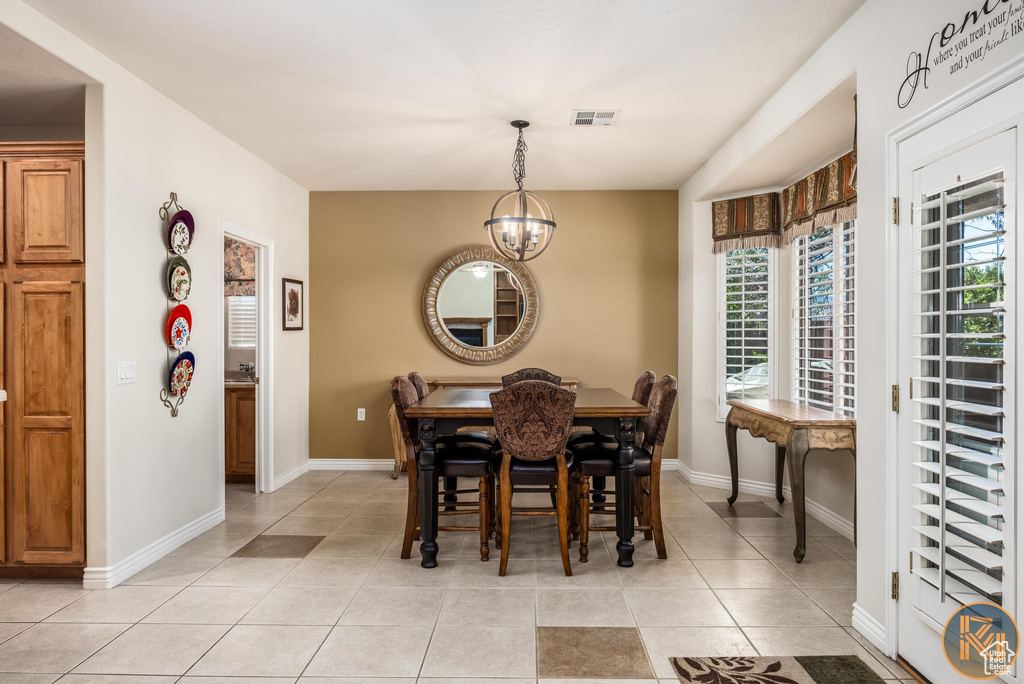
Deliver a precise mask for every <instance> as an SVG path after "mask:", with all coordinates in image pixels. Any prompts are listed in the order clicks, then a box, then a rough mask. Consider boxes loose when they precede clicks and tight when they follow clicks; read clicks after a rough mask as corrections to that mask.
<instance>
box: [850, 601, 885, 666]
mask: <svg viewBox="0 0 1024 684" xmlns="http://www.w3.org/2000/svg"><path fill="white" fill-rule="evenodd" d="M853 628H854V629H855V630H857V631H858V632H860V633H861V634H862V635H863V636H864V638H865V639H867V640H868V641H870V642H871V644H872V645H873V646H874V647H875V648H877V649H878V650H879V651H881V652H882V653H885V655H887V656H889V657H890V658H891V657H893V655H895V654H892V653H886V651H887V650H888V649H887V647H886V640H885V625H883V624H882V623H881V622H879V621H878V620H876V619H875V616H873V615H871V613H869V612H867V611H866V610H864V609H863V608H861V607H860V604H859V603H854V604H853Z"/></svg>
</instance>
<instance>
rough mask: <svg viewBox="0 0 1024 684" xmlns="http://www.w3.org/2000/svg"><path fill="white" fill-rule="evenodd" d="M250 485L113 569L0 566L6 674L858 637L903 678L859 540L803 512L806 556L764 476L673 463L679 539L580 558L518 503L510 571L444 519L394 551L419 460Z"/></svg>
mask: <svg viewBox="0 0 1024 684" xmlns="http://www.w3.org/2000/svg"><path fill="white" fill-rule="evenodd" d="M246 489H247V487H236V486H229V488H228V491H227V495H226V501H227V511H228V512H227V516H226V520H225V522H224V523H223V524H221V525H219V526H217V527H216V528H214V529H213V530H210V531H209V532H207V533H205V534H203V535H202V536H201V537H199V538H197V539H195V540H193V541H191V542H189V543H188V544H185V545H184V546H182V547H181V548H179V549H177V550H176V551H174V552H173V553H171V554H170V555H168V556H167V557H165V558H164V559H162V560H160V561H159V562H157V563H156V564H154V565H152V566H151V567H149V568H147V569H145V570H143V571H142V572H140V573H139V574H137V575H135V576H134V577H132V578H130V579H129V580H128V581H127V582H125V583H124V584H123V585H121V586H119V587H117V588H116V589H113V590H110V591H94V592H89V591H84V590H82V589H81V588H80V585H76V584H74V583H66V582H21V581H8V580H0V684H6V683H7V682H11V683H12V684H13V683H17V684H37V683H38V684H46V683H49V682H53V681H56V680H58V679H60V681H61V682H64V681H68V682H80V683H94V682H124V683H125V684H128V683H130V682H154V683H155V682H167V683H170V682H174V681H175V680H178V679H179V678H180V679H181V681H182V682H189V681H193V682H202V681H205V682H207V683H208V684H221V683H222V682H235V683H240V682H242V681H243V680H244V678H255V677H259V678H261V679H259V680H258V681H259V682H262V683H263V684H278V683H279V682H280V683H282V684H283V683H285V682H295V681H296V680H297V679H299V678H301V680H302V681H304V682H315V681H316V678H327V677H332V678H346V679H344V681H346V682H348V683H349V684H355V683H356V682H359V681H362V680H366V681H373V682H380V683H384V682H415V681H423V682H437V683H438V684H440V682H442V681H461V682H463V684H470V683H471V682H472V681H474V680H476V679H481V678H501V680H502V682H503V683H504V684H512V683H513V682H535V681H537V680H538V679H539V680H540V681H549V682H554V681H556V680H560V679H574V680H576V681H583V680H584V679H586V678H589V679H591V680H602V681H608V680H613V679H623V680H626V679H628V680H637V679H641V680H642V679H647V680H655V679H658V678H661V679H662V680H664V681H676V680H675V678H674V676H673V672H672V669H671V666H670V665H669V658H670V657H671V656H687V655H693V656H708V655H720V656H725V655H756V654H761V655H814V654H821V655H827V654H855V655H859V656H860V657H861V658H863V659H864V660H865V661H866V662H867V663H868V664H869V665H870V666H871V667H872V668H873V669H874V670H875V671H876V672H877V673H878V674H879V675H880V676H881V677H882V678H883V679H888V680H896V679H909V676H908V675H906V673H905V672H903V670H901V669H900V668H899V667H898V666H897V665H896V664H895V663H893V662H892V661H890V660H888V659H887V658H885V657H884V656H882V655H881V654H880V653H879V652H878V651H877V650H875V649H874V647H872V646H871V645H870V644H868V643H867V642H866V641H865V640H864V639H862V638H861V637H860V636H859V635H858V634H856V633H855V632H854V631H853V629H852V628H851V627H850V615H851V611H852V608H851V604H852V603H853V600H854V598H855V589H854V587H855V585H856V567H855V563H856V561H855V557H856V556H855V553H854V548H853V544H852V543H850V542H849V541H848V540H847V539H846V538H844V537H842V536H839V535H838V534H836V533H835V532H833V531H832V530H831V529H830V528H828V527H826V526H825V525H823V524H822V523H820V522H818V521H817V520H813V519H809V520H808V525H809V534H810V535H811V538H809V539H808V550H807V557H806V559H805V560H804V562H803V563H802V564H799V565H798V564H796V563H795V562H793V558H792V555H791V553H792V547H793V540H794V526H793V522H792V520H791V518H792V508H791V507H790V506H789V505H788V504H787V505H781V506H780V505H779V504H777V503H776V502H775V501H774V500H773V499H771V498H770V497H765V498H762V499H759V498H757V497H754V496H751V495H748V494H741V495H740V501H739V502H738V504H739V505H737V506H736V507H735V508H732V509H730V508H729V507H728V506H724V505H723V502H724V499H725V496H726V493H725V492H724V491H723V490H720V489H712V488H707V487H700V486H688V485H687V484H686V483H685V482H684V481H683V480H682V478H681V477H679V475H678V473H674V472H669V473H666V474H665V475H664V484H663V487H662V492H663V497H664V501H663V514H664V518H665V526H666V529H667V533H668V534H667V543H668V547H669V560H664V561H659V560H657V559H656V558H655V554H654V548H653V544H652V542H648V541H644V540H643V539H642V537H638V538H637V540H636V542H637V552H636V556H635V558H636V565H635V566H634V567H633V568H628V569H626V568H618V567H616V565H615V563H614V561H613V560H612V559H613V555H614V544H615V537H614V534H612V533H602V534H595V535H593V536H592V538H591V546H590V562H588V563H586V564H581V563H578V562H576V560H575V559H576V558H577V552H576V547H575V546H574V547H573V549H572V558H573V561H574V562H573V572H574V576H573V577H565V576H564V575H563V573H562V567H561V561H560V560H559V555H558V544H557V541H556V538H555V531H554V520H553V519H551V518H535V519H534V518H519V519H516V520H515V522H514V524H513V531H512V542H511V551H510V553H511V561H510V563H509V573H508V575H507V576H506V577H503V578H499V577H498V576H497V573H498V561H497V558H498V553H497V552H496V551H494V550H492V553H491V560H490V561H489V562H487V563H482V562H480V560H479V540H478V536H477V535H476V533H472V532H456V533H441V535H440V536H439V539H438V543H439V544H440V546H441V552H440V555H439V560H440V562H441V564H440V566H439V567H438V568H436V569H433V570H423V569H421V568H420V567H419V562H418V553H416V550H415V549H414V557H413V558H412V559H410V560H401V559H400V558H399V555H400V549H401V536H400V533H401V531H402V527H403V524H404V509H405V496H406V481H405V478H404V477H403V478H400V479H399V480H391V479H390V478H388V476H387V473H385V472H382V471H372V472H367V471H363V472H360V471H353V472H346V473H337V472H325V471H314V472H310V473H307V474H305V475H303V476H302V477H300V478H298V479H296V480H294V481H293V482H291V483H289V484H288V485H287V486H285V487H283V488H282V489H280V490H279V491H277V492H274V493H273V494H269V495H261V496H256V495H254V494H252V493H251V492H249V491H246ZM525 496H535V497H536V496H538V495H525ZM540 498H541V499H545V500H546V498H547V497H546V495H543V496H540ZM517 502H519V497H517ZM525 503H534V502H525ZM536 503H541V502H539V501H538V502H536ZM448 520H450V518H449V519H448ZM226 677H227V678H232V679H222V678H226ZM201 678H202V679H201Z"/></svg>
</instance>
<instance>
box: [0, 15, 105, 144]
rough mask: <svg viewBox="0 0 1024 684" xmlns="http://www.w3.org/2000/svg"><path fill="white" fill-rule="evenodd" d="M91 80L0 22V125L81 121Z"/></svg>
mask: <svg viewBox="0 0 1024 684" xmlns="http://www.w3.org/2000/svg"><path fill="white" fill-rule="evenodd" d="M92 82H93V81H92V80H91V79H90V78H89V77H88V76H86V75H85V74H83V73H82V72H80V71H78V70H77V69H75V68H73V67H71V66H68V65H67V64H65V63H64V62H62V61H61V60H59V59H57V58H56V57H54V56H53V55H51V54H50V53H49V52H47V51H46V50H43V49H42V48H40V47H39V46H37V45H36V44H35V43H31V42H29V41H27V40H25V39H24V38H22V37H21V36H20V35H19V34H17V33H15V32H14V31H12V30H10V29H9V28H7V27H6V26H3V25H0V126H65V125H78V124H82V123H83V122H84V121H85V84H86V83H92Z"/></svg>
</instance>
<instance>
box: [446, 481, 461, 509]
mask: <svg viewBox="0 0 1024 684" xmlns="http://www.w3.org/2000/svg"><path fill="white" fill-rule="evenodd" d="M444 488H445V491H448V492H453V493H452V494H445V495H444V502H445V503H446V504H453V503H457V502H458V501H459V495H458V494H455V493H454V491H455V490H456V489H458V488H459V478H457V477H446V478H444ZM444 510H446V511H454V510H455V506H445V507H444Z"/></svg>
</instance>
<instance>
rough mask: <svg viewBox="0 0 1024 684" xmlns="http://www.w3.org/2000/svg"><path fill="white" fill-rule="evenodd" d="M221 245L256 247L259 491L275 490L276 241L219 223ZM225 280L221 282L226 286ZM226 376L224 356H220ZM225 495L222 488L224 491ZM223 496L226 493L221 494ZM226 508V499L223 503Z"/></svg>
mask: <svg viewBox="0 0 1024 684" xmlns="http://www.w3.org/2000/svg"><path fill="white" fill-rule="evenodd" d="M220 232H221V244H222V245H223V244H224V238H225V237H232V238H237V239H239V240H242V241H243V242H248V243H249V244H251V245H255V246H256V247H258V248H259V249H257V250H256V288H257V290H256V333H257V339H256V372H257V377H258V378H259V383H258V384H257V385H256V490H257V491H259V492H267V493H269V492H272V491H274V324H273V321H274V317H273V310H274V289H273V283H274V241H273V240H270V239H268V238H265V237H263V236H261V235H257V234H256V233H252V232H250V231H248V230H245V229H244V228H239V227H238V226H234V225H232V224H230V223H228V222H227V221H221V222H220ZM223 280H224V279H223V278H221V282H222V283H223ZM220 296H221V299H220V307H219V308H220V312H221V313H220V334H221V339H222V340H224V339H226V335H227V320H226V319H225V316H224V296H225V288H224V286H223V285H222V287H221V292H220ZM220 366H221V373H220V377H224V370H225V369H224V355H223V354H221V357H220ZM220 415H221V416H223V415H224V393H223V392H222V393H221V408H220ZM220 423H221V436H220V479H221V481H222V482H223V481H224V419H223V418H221V421H220ZM221 490H222V492H223V487H222V488H221ZM222 496H223V493H222ZM221 506H222V507H223V500H222V501H221Z"/></svg>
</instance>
